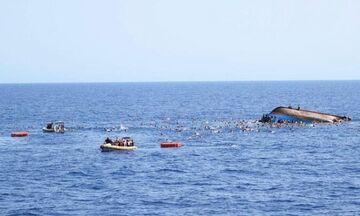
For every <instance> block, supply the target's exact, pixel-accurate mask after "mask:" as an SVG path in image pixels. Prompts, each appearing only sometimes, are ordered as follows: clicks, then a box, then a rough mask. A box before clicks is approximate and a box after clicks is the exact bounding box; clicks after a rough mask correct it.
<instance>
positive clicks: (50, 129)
mask: <svg viewBox="0 0 360 216" xmlns="http://www.w3.org/2000/svg"><path fill="white" fill-rule="evenodd" d="M42 130H43V132H45V133H65V130H66V129H65V123H64V122H62V121H58V122H54V123H53V122H50V123H48V124H46V127H43V129H42Z"/></svg>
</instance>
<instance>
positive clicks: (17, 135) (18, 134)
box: [11, 131, 29, 137]
mask: <svg viewBox="0 0 360 216" xmlns="http://www.w3.org/2000/svg"><path fill="white" fill-rule="evenodd" d="M28 135H29V133H28V132H26V131H18V132H12V133H11V136H12V137H26V136H28Z"/></svg>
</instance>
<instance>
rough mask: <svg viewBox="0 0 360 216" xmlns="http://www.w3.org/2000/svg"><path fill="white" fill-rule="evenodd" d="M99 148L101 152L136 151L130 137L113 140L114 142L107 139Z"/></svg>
mask: <svg viewBox="0 0 360 216" xmlns="http://www.w3.org/2000/svg"><path fill="white" fill-rule="evenodd" d="M100 148H101V150H102V151H112V150H122V151H133V150H135V149H136V146H135V145H134V140H133V139H132V138H131V137H123V138H121V139H115V140H114V141H113V140H111V139H110V138H109V137H108V138H106V140H105V142H104V144H102V145H101V146H100Z"/></svg>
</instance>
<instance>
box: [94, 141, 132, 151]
mask: <svg viewBox="0 0 360 216" xmlns="http://www.w3.org/2000/svg"><path fill="white" fill-rule="evenodd" d="M100 148H101V150H102V151H113V150H122V151H133V150H135V149H137V147H136V146H117V145H113V144H111V143H104V144H102V145H101V146H100Z"/></svg>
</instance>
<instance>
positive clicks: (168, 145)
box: [160, 142, 181, 148]
mask: <svg viewBox="0 0 360 216" xmlns="http://www.w3.org/2000/svg"><path fill="white" fill-rule="evenodd" d="M160 147H161V148H180V147H181V143H180V142H163V143H160Z"/></svg>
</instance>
